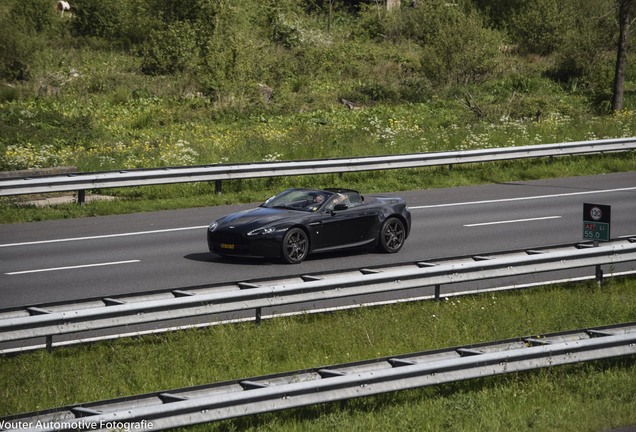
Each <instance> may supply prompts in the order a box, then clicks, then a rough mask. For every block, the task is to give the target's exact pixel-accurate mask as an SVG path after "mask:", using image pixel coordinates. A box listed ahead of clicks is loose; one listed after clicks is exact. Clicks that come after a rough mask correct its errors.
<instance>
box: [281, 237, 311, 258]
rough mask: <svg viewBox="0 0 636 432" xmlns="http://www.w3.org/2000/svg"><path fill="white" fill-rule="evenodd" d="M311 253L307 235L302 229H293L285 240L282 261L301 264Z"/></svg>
mask: <svg viewBox="0 0 636 432" xmlns="http://www.w3.org/2000/svg"><path fill="white" fill-rule="evenodd" d="M308 252H309V240H308V239H307V234H306V233H305V231H303V230H302V229H300V228H292V229H290V230H289V231H287V233H286V234H285V237H284V238H283V250H282V259H283V261H285V262H286V263H289V264H298V263H301V262H302V261H303V260H304V259H305V258H306V257H307V254H308Z"/></svg>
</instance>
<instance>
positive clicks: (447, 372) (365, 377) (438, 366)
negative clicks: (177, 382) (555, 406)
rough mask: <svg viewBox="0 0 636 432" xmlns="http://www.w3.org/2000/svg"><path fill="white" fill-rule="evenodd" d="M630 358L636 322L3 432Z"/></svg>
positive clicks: (18, 425)
mask: <svg viewBox="0 0 636 432" xmlns="http://www.w3.org/2000/svg"><path fill="white" fill-rule="evenodd" d="M629 355H636V322H631V323H624V324H617V325H613V326H606V327H600V328H591V329H580V330H575V331H569V332H562V333H553V334H544V335H532V336H527V337H521V338H518V339H508V340H503V341H497V342H490V343H483V344H476V345H468V346H463V347H454V348H447V349H441V350H435V351H425V352H419V353H414V354H406V355H399V356H394V357H384V358H379V359H375V360H368V361H363V362H357V363H347V364H341V365H333V366H325V367H319V368H314V369H309V370H299V371H294V372H287V373H281V374H276V375H266V376H261V377H255V378H247V379H240V380H234V381H227V382H220V383H214V384H208V385H201V386H197V387H190V388H181V389H173V390H166V391H163V392H156V393H150V394H144V395H139V396H131V397H126V398H120V399H114V400H106V401H101V402H92V403H86V404H79V405H72V406H66V407H61V408H56V409H49V410H44V411H38V412H33V413H25V414H20V415H16V416H11V417H7V418H5V419H0V430H2V429H4V430H9V429H10V430H38V431H66V430H113V429H121V430H140V431H142V430H163V429H169V428H177V427H183V426H189V425H194V424H200V423H209V422H214V421H219V420H223V419H229V418H235V417H241V416H248V415H254V414H259V413H265V412H274V411H279V410H284V409H290V408H297V407H303V406H309V405H314V404H320V403H328V402H334V401H340V400H348V399H353V398H358V397H365V396H371V395H377V394H382V393H388V392H394V391H400V390H407V389H414V388H420V387H425V386H431V385H439V384H444V383H448V382H455V381H461V380H467V379H471V378H480V377H488V376H496V375H502V374H506V373H514V372H519V371H526V370H533V369H539V368H545V367H554V366H559V365H566V364H573V363H579V362H588V361H594V360H600V359H608V358H617V357H622V356H629Z"/></svg>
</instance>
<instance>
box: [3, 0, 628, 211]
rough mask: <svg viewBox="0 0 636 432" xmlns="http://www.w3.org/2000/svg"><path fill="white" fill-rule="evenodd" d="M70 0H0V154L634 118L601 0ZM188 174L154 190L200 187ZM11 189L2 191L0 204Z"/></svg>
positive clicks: (575, 126) (557, 126) (608, 2)
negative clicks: (617, 105)
mask: <svg viewBox="0 0 636 432" xmlns="http://www.w3.org/2000/svg"><path fill="white" fill-rule="evenodd" d="M16 5H17V7H16ZM75 6H76V7H75V10H74V11H73V13H66V14H65V15H64V16H61V15H60V14H59V13H58V12H56V11H54V9H53V5H52V2H51V1H49V0H22V1H20V2H18V1H16V0H7V1H5V2H3V3H2V5H1V6H0V43H2V45H3V47H4V49H3V50H2V51H1V52H0V78H2V79H3V80H4V85H3V86H2V87H1V88H0V170H16V169H26V168H35V167H47V166H57V165H72V166H76V167H77V168H78V169H79V170H80V171H96V170H110V169H121V168H139V167H156V166H166V165H172V166H176V165H190V164H209V163H232V162H245V161H263V160H297V159H312V158H324V157H342V156H353V155H371V154H393V153H410V152H430V151H444V150H455V149H473V148H483V147H502V146H510V145H525V144H535V143H550V142H562V141H570V140H586V139H595V138H613V137H619V136H631V135H634V129H635V127H634V123H635V115H634V113H633V111H632V110H631V107H633V106H634V100H633V95H632V92H630V88H629V84H630V81H629V79H628V88H627V92H626V97H625V99H626V100H625V105H626V109H625V110H624V111H622V112H620V113H618V114H615V115H610V114H609V106H610V99H611V88H612V76H613V68H614V62H615V50H616V39H617V33H618V24H617V6H616V2H615V0H592V1H588V2H585V3H584V5H581V4H580V2H578V1H574V0H568V1H557V0H535V1H532V2H505V1H501V0H488V1H471V0H462V1H457V2H454V3H453V2H447V1H445V0H428V1H425V2H418V3H417V6H416V7H411V6H410V2H409V1H406V0H403V2H402V7H401V8H398V9H393V10H390V11H388V10H387V8H386V6H385V4H384V3H383V2H376V1H360V0H358V1H356V0H341V1H338V0H333V1H318V0H285V1H279V0H276V1H274V0H269V1H258V0H247V1H242V2H231V1H221V0H181V1H167V0H140V1H136V2H133V4H131V3H130V2H128V1H125V0H108V1H107V0H80V1H77V2H76V3H75ZM608 30H609V31H608ZM628 64H629V63H628ZM632 68H633V67H632ZM628 72H631V69H630V70H629V71H628ZM630 76H631V75H630ZM628 78H629V76H628ZM583 165H585V164H583ZM609 169H610V170H616V169H624V168H615V167H612V168H609ZM583 173H585V172H583ZM510 175H512V174H510ZM552 175H554V174H552ZM392 177H393V178H394V179H395V178H396V177H399V174H397V173H396V174H394V175H393V176H392ZM347 180H348V179H347ZM270 183H271V182H270ZM394 183H402V181H401V180H398V181H394ZM272 184H273V186H272V185H271V184H270V185H268V184H265V185H263V182H260V183H256V184H254V183H250V182H243V183H239V184H237V185H234V186H233V188H234V189H232V187H230V190H229V191H230V192H232V191H236V192H239V195H240V193H248V194H249V191H250V190H252V189H259V190H262V189H263V186H266V187H265V189H269V188H271V187H274V188H275V187H279V186H280V183H275V182H274V183H272ZM364 184H365V186H369V185H370V184H371V182H370V181H367V182H366V183H364ZM420 187H427V185H426V184H423V185H421V186H420ZM199 189H201V190H200V191H198V190H197V188H192V187H186V188H168V189H167V191H166V192H165V193H164V195H166V197H167V196H169V197H170V198H178V197H179V196H190V195H191V194H192V193H193V192H194V193H202V194H206V193H208V191H209V189H207V188H205V187H199ZM114 193H117V194H118V195H120V196H128V197H131V195H132V197H134V198H137V199H153V198H155V194H156V192H153V191H146V190H134V191H127V192H125V191H124V192H122V191H116V192H114ZM239 199H240V198H239ZM258 199H262V197H259V198H258ZM12 203H13V201H12V200H9V201H3V202H2V204H3V209H5V208H6V206H7V205H9V207H11V206H10V204H12ZM18 220H19V219H18Z"/></svg>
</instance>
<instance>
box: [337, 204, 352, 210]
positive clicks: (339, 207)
mask: <svg viewBox="0 0 636 432" xmlns="http://www.w3.org/2000/svg"><path fill="white" fill-rule="evenodd" d="M348 208H349V206H348V205H346V204H336V205H335V206H334V207H333V211H341V210H346V209H348Z"/></svg>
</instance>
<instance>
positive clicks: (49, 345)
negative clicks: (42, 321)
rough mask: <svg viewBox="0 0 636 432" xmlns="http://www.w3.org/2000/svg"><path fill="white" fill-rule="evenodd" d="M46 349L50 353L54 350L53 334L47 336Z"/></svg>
mask: <svg viewBox="0 0 636 432" xmlns="http://www.w3.org/2000/svg"><path fill="white" fill-rule="evenodd" d="M46 351H47V352H49V353H51V352H53V336H52V335H48V336H47V337H46Z"/></svg>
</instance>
